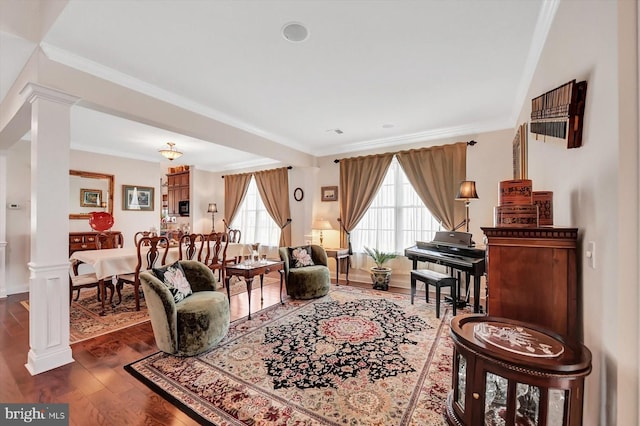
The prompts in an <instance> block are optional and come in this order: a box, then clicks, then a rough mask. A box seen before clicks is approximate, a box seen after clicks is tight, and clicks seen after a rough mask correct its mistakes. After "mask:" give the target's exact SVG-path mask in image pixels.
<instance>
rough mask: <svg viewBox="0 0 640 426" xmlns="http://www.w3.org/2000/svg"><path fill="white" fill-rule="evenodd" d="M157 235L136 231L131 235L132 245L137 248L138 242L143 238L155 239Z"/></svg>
mask: <svg viewBox="0 0 640 426" xmlns="http://www.w3.org/2000/svg"><path fill="white" fill-rule="evenodd" d="M157 236H158V234H156V233H155V232H150V231H138V232H136V233H135V234H134V235H133V243H134V245H135V246H136V247H138V242H139V241H140V240H141V239H142V238H144V237H157Z"/></svg>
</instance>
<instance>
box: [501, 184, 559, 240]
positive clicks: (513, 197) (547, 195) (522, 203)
mask: <svg viewBox="0 0 640 426" xmlns="http://www.w3.org/2000/svg"><path fill="white" fill-rule="evenodd" d="M499 190H500V193H499V202H500V205H499V206H496V207H495V208H494V226H496V227H510V228H530V227H537V226H538V225H541V226H546V225H553V192H551V191H536V192H534V191H533V184H532V182H531V180H529V179H517V180H505V181H502V182H500V187H499Z"/></svg>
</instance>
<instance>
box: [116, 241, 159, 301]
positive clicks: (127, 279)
mask: <svg viewBox="0 0 640 426" xmlns="http://www.w3.org/2000/svg"><path fill="white" fill-rule="evenodd" d="M136 248H137V251H138V263H137V264H136V270H135V272H133V273H132V274H126V275H119V276H118V285H117V286H116V290H117V291H118V297H120V298H122V295H121V291H122V288H123V286H124V284H132V285H133V294H134V296H135V298H136V311H139V310H140V271H143V270H148V269H152V268H154V267H156V266H163V265H165V264H166V262H167V253H169V240H168V239H167V237H142V238H140V240H139V241H138V244H137V245H136ZM158 260H159V261H160V263H158Z"/></svg>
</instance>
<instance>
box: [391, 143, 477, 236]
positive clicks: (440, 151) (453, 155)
mask: <svg viewBox="0 0 640 426" xmlns="http://www.w3.org/2000/svg"><path fill="white" fill-rule="evenodd" d="M396 155H397V158H398V162H399V163H400V165H401V166H402V169H403V170H404V172H405V174H406V175H407V178H408V179H409V182H411V185H412V186H413V188H414V189H415V190H416V192H417V193H418V195H419V196H420V199H421V200H422V202H423V203H424V204H425V206H427V208H428V209H429V211H430V212H431V214H433V215H434V216H435V217H436V218H437V219H438V220H440V222H441V223H442V225H443V226H444V227H445V228H446V229H448V230H450V231H451V230H453V229H454V228H455V226H456V224H458V223H460V222H461V221H463V220H464V218H465V210H464V203H463V202H460V201H456V200H455V198H456V195H457V193H458V187H459V186H460V182H461V181H463V180H465V177H466V170H467V143H466V142H459V143H455V144H452V145H443V146H435V147H431V148H422V149H412V150H409V151H402V152H399V153H397V154H396Z"/></svg>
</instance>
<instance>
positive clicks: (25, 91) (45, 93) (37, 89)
mask: <svg viewBox="0 0 640 426" xmlns="http://www.w3.org/2000/svg"><path fill="white" fill-rule="evenodd" d="M20 95H22V96H25V97H26V100H27V102H29V103H33V102H34V101H35V100H37V99H45V100H47V101H51V102H56V103H59V104H65V105H73V104H75V103H76V102H78V100H80V98H78V97H76V96H72V95H69V94H68V93H65V92H61V91H59V90H56V89H52V88H50V87H46V86H41V85H40V84H36V83H27V84H26V85H25V86H24V87H23V88H22V90H21V91H20Z"/></svg>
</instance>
